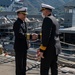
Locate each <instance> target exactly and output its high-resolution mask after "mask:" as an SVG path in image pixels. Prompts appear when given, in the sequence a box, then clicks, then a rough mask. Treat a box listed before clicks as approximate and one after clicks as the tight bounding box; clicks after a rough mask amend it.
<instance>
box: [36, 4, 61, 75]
mask: <svg viewBox="0 0 75 75" xmlns="http://www.w3.org/2000/svg"><path fill="white" fill-rule="evenodd" d="M41 6H42V9H41V12H42V17H43V18H44V19H43V23H42V43H41V46H40V48H39V50H38V53H37V55H38V58H41V67H40V75H49V68H51V75H58V65H57V59H58V54H59V53H60V49H61V45H60V40H59V24H58V22H57V20H56V19H55V17H54V16H53V15H52V10H53V9H55V8H54V7H52V6H50V5H47V4H44V3H42V4H41Z"/></svg>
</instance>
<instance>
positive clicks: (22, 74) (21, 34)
mask: <svg viewBox="0 0 75 75" xmlns="http://www.w3.org/2000/svg"><path fill="white" fill-rule="evenodd" d="M16 12H17V16H18V18H17V20H16V21H15V23H14V25H13V30H14V35H15V43H14V50H15V63H16V75H26V58H27V49H28V46H27V39H26V32H27V26H26V22H25V18H26V15H27V8H26V7H22V8H21V9H18V10H17V11H16Z"/></svg>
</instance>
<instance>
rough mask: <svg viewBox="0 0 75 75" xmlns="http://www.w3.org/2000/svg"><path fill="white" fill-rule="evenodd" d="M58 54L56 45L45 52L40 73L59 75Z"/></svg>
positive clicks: (43, 74)
mask: <svg viewBox="0 0 75 75" xmlns="http://www.w3.org/2000/svg"><path fill="white" fill-rule="evenodd" d="M57 57H58V56H57V55H56V51H55V47H52V48H49V49H47V50H46V51H45V52H44V58H42V59H41V67H40V75H49V69H50V68H51V75H58V65H57Z"/></svg>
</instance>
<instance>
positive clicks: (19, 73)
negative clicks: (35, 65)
mask: <svg viewBox="0 0 75 75" xmlns="http://www.w3.org/2000/svg"><path fill="white" fill-rule="evenodd" d="M26 58H27V52H15V63H16V75H26Z"/></svg>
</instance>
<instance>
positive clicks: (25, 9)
mask: <svg viewBox="0 0 75 75" xmlns="http://www.w3.org/2000/svg"><path fill="white" fill-rule="evenodd" d="M20 11H21V12H27V7H22V8H20V9H18V10H16V12H20Z"/></svg>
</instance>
